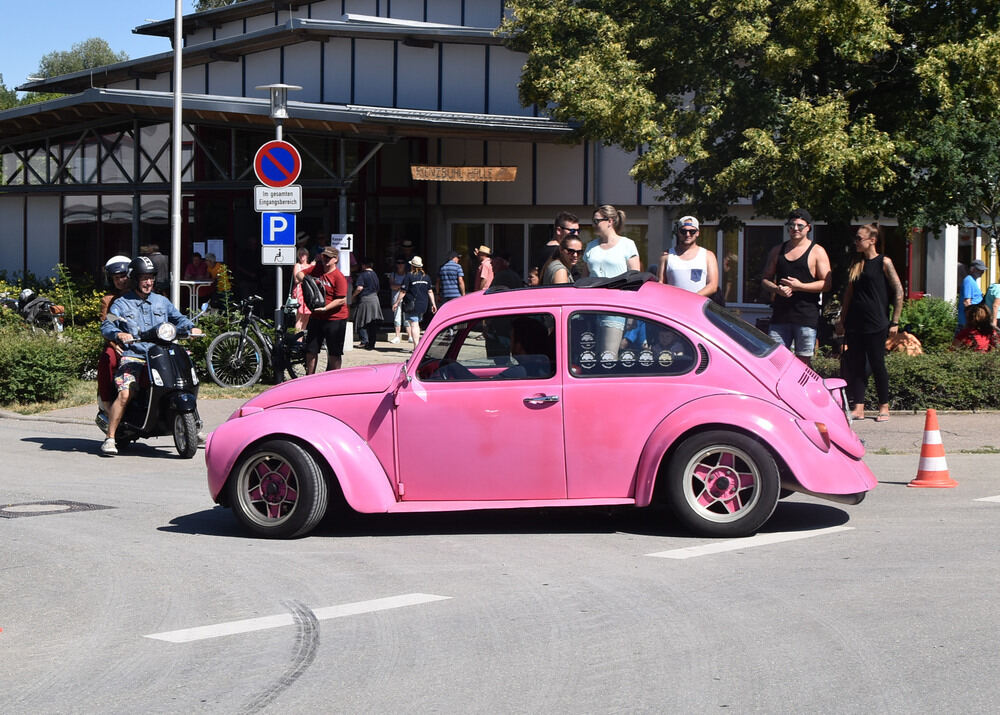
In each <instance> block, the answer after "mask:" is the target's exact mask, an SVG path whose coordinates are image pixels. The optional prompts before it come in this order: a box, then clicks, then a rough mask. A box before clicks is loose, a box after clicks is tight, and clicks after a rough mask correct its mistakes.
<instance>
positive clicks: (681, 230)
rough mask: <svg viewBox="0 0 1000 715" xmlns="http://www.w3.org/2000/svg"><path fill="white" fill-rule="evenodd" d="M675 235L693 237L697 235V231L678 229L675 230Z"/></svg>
mask: <svg viewBox="0 0 1000 715" xmlns="http://www.w3.org/2000/svg"><path fill="white" fill-rule="evenodd" d="M677 233H683V234H684V235H685V236H693V235H695V234H696V233H698V229H696V228H679V229H677Z"/></svg>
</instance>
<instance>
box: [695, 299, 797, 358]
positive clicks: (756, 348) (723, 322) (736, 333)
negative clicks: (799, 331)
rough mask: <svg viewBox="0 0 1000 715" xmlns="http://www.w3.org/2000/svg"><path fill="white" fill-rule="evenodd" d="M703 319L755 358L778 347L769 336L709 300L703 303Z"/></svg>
mask: <svg viewBox="0 0 1000 715" xmlns="http://www.w3.org/2000/svg"><path fill="white" fill-rule="evenodd" d="M705 317H706V318H708V320H709V321H710V322H711V323H712V325H714V326H715V327H717V328H718V329H719V330H721V331H722V332H723V333H725V334H726V335H728V336H729V337H730V338H732V340H733V341H735V342H736V343H738V344H739V345H740V346H741V347H742V348H743V349H744V350H746V351H747V352H748V353H750V354H751V355H754V356H755V357H764V356H765V355H767V354H768V353H770V352H771V351H772V350H774V349H775V348H776V347H778V345H780V343H778V342H777V341H775V340H772V339H771V336H770V335H767V334H766V333H762V332H761V331H759V330H757V328H755V327H754V326H752V325H750V323H748V322H746V321H745V320H742V319H740V318H737V317H736V316H735V315H733V314H732V313H730V312H729V311H728V310H726V309H725V308H722V307H720V306H719V305H717V304H716V303H714V302H712V301H710V300H708V301H705Z"/></svg>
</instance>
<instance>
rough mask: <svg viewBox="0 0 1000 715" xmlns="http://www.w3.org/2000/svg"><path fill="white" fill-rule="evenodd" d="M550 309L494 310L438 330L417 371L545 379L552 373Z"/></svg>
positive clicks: (424, 376) (443, 376)
mask: <svg viewBox="0 0 1000 715" xmlns="http://www.w3.org/2000/svg"><path fill="white" fill-rule="evenodd" d="M555 357H556V339H555V319H554V318H553V316H552V315H550V314H549V313H525V314H514V315H497V316H492V317H488V318H479V319H476V320H471V321H466V322H461V323H455V324H453V325H450V326H448V327H446V328H444V329H442V330H440V331H439V332H438V333H437V335H436V336H435V337H434V341H433V342H432V343H431V345H430V347H429V348H428V349H427V352H426V353H424V357H423V359H422V360H421V361H420V366H419V367H418V368H417V376H418V377H419V378H420V379H421V380H424V381H426V382H442V381H455V380H463V381H483V380H491V381H497V382H500V381H503V380H547V379H549V378H551V377H553V376H554V375H555V373H556V368H555V364H556V360H555Z"/></svg>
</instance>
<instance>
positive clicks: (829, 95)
mask: <svg viewBox="0 0 1000 715" xmlns="http://www.w3.org/2000/svg"><path fill="white" fill-rule="evenodd" d="M509 4H510V6H511V8H512V10H513V13H512V14H511V16H510V18H509V19H508V20H507V21H506V22H505V23H504V26H503V28H502V31H504V32H505V33H507V36H508V38H509V39H508V42H509V44H510V45H511V46H512V47H513V48H514V49H517V50H520V51H523V52H526V53H528V59H527V63H526V65H525V68H524V73H523V76H522V80H521V85H520V92H521V99H522V101H524V102H525V103H527V104H531V103H534V104H537V105H538V106H540V107H546V108H547V111H549V112H550V113H551V114H552V115H553V116H555V117H556V118H558V119H563V120H570V121H576V122H579V124H580V134H581V135H582V136H585V137H589V138H593V139H601V140H605V141H609V142H611V143H614V144H617V145H619V146H621V147H623V148H624V149H626V150H635V149H641V155H640V156H639V158H638V160H637V161H636V162H635V165H634V166H633V168H632V173H633V175H634V177H635V178H636V179H638V180H642V181H644V182H647V183H648V184H651V185H653V186H659V187H661V189H662V193H663V196H664V197H665V198H667V199H668V200H670V201H672V202H674V203H678V204H683V205H685V206H688V207H690V208H692V209H695V210H697V211H698V212H699V213H700V214H701V215H703V216H705V217H706V218H719V217H724V216H725V215H726V213H727V211H728V206H730V205H732V204H734V203H735V202H736V201H737V200H738V199H740V198H745V197H751V198H752V199H753V200H754V202H755V207H756V209H757V211H758V213H760V214H769V215H774V216H781V215H784V214H785V213H786V212H787V211H788V210H789V209H790V208H792V207H794V206H796V205H802V206H807V207H809V209H810V211H811V212H812V213H813V215H814V216H816V217H818V218H821V219H826V220H828V221H834V222H847V221H850V220H851V219H852V218H854V217H856V216H859V215H862V214H868V213H874V214H876V215H877V214H879V213H892V214H897V215H901V216H904V218H910V217H912V218H914V219H916V218H917V216H916V212H915V210H914V207H915V204H916V203H917V202H918V199H917V198H916V197H915V196H914V195H913V193H912V192H910V194H909V195H906V196H904V195H903V194H905V192H904V191H903V189H904V186H905V184H906V182H908V181H910V180H911V179H912V178H913V176H914V175H915V174H919V173H920V172H921V171H926V168H927V166H929V163H928V162H929V161H933V151H931V149H929V148H928V147H927V146H926V145H923V144H922V143H921V142H922V140H921V138H920V137H921V132H926V131H927V129H928V127H930V126H934V125H935V122H937V123H938V124H940V123H941V122H944V121H945V118H946V117H947V116H948V115H949V114H953V113H955V112H956V111H957V110H960V111H963V112H968V113H971V114H972V115H973V116H976V117H978V118H980V119H983V120H988V119H991V118H993V117H994V115H995V114H996V112H997V109H996V108H997V107H998V100H1000V64H998V63H997V62H996V60H995V58H996V57H997V56H1000V52H998V50H1000V34H998V20H1000V0H955V1H950V2H945V3H942V2H940V0H510V1H509ZM950 146H952V148H953V149H954V146H955V145H954V144H951V145H950ZM918 149H922V150H923V153H919V152H918ZM918 154H919V155H918ZM932 186H937V187H938V188H940V185H939V184H933V182H928V183H927V186H926V188H928V189H929V188H932Z"/></svg>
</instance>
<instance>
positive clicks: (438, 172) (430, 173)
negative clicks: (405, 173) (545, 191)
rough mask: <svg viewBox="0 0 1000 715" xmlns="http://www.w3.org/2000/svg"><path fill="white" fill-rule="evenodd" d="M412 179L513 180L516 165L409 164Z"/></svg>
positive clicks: (515, 177) (515, 175)
mask: <svg viewBox="0 0 1000 715" xmlns="http://www.w3.org/2000/svg"><path fill="white" fill-rule="evenodd" d="M410 175H411V176H412V177H413V180H414V181H514V180H515V179H517V167H516V166H430V165H426V164H410Z"/></svg>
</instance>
